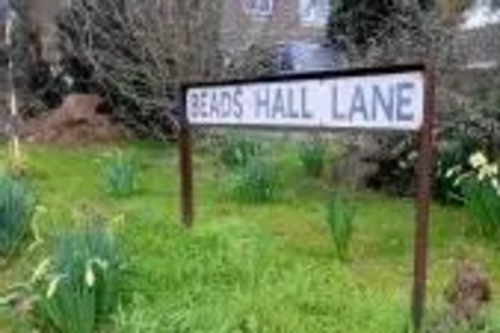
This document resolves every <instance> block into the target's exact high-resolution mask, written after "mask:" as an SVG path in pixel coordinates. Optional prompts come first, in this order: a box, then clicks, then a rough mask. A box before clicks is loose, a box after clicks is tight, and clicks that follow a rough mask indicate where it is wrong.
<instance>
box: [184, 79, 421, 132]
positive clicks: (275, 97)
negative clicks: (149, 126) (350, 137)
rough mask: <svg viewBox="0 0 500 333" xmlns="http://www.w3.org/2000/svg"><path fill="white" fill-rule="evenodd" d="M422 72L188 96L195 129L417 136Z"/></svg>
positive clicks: (226, 88)
mask: <svg viewBox="0 0 500 333" xmlns="http://www.w3.org/2000/svg"><path fill="white" fill-rule="evenodd" d="M424 94H425V92H424V76H423V73H422V72H421V71H414V72H408V73H396V74H372V75H366V76H359V77H338V78H324V79H321V78H320V79H308V78H305V79H300V77H299V78H298V79H295V80H287V79H286V78H285V79H284V80H283V81H280V82H273V81H271V82H240V83H229V84H223V83H222V84H218V85H208V86H197V87H196V86H195V87H192V88H190V89H188V91H187V101H186V112H187V117H188V121H189V123H190V124H191V125H218V126H221V125H227V126H260V127H284V128H289V127H303V128H323V129H335V128H358V129H391V130H406V131H416V130H419V129H420V128H421V126H422V123H423V118H424Z"/></svg>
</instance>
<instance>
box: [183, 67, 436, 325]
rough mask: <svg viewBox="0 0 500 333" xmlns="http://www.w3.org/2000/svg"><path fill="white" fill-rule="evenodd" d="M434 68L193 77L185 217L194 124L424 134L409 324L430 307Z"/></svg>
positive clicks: (187, 95) (186, 94)
mask: <svg viewBox="0 0 500 333" xmlns="http://www.w3.org/2000/svg"><path fill="white" fill-rule="evenodd" d="M434 81H435V80H434V77H433V72H432V71H431V70H430V69H428V68H425V67H424V66H423V65H410V66H396V67H388V68H366V69H351V70H345V71H337V72H321V73H310V74H309V73H307V74H295V75H286V76H280V77H268V78H261V79H255V80H234V81H225V82H210V83H199V84H191V85H189V86H185V87H184V88H183V96H182V101H183V110H182V117H181V120H180V131H179V155H180V158H179V161H180V175H181V213H182V221H183V223H184V224H185V225H186V226H191V225H192V224H193V221H194V211H193V167H192V156H191V142H190V141H191V137H190V128H191V126H205V127H206V126H219V127H220V126H224V127H242V128H261V129H307V130H318V131H320V130H323V131H326V130H339V129H356V130H367V131H375V130H377V131H382V130H387V131H407V132H414V133H417V134H418V135H419V136H420V148H419V162H418V166H417V171H418V173H417V177H418V180H417V186H418V187H417V195H416V200H415V203H416V215H415V241H414V246H415V250H414V251H415V262H414V285H413V293H412V324H413V329H414V330H415V331H416V332H419V331H420V330H421V327H422V320H423V316H424V308H425V290H426V280H427V247H428V244H427V243H428V242H427V238H428V225H429V206H430V198H431V177H432V165H433V142H432V141H433V126H434V104H435V96H434V94H435V89H434Z"/></svg>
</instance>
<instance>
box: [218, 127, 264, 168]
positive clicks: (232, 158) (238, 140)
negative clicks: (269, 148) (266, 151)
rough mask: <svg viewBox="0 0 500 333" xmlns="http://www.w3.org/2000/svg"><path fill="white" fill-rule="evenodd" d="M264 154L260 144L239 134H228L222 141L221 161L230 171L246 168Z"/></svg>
mask: <svg viewBox="0 0 500 333" xmlns="http://www.w3.org/2000/svg"><path fill="white" fill-rule="evenodd" d="M261 152H262V147H261V145H260V143H259V142H258V141H256V140H254V139H252V138H250V137H248V136H246V135H244V134H241V133H238V132H230V133H227V134H226V135H225V136H224V137H223V138H222V141H221V146H220V150H219V159H220V162H221V163H222V165H223V166H225V167H226V168H228V169H234V168H239V167H244V166H245V165H247V164H248V163H249V162H250V161H251V160H253V159H255V158H258V157H259V155H260V153H261Z"/></svg>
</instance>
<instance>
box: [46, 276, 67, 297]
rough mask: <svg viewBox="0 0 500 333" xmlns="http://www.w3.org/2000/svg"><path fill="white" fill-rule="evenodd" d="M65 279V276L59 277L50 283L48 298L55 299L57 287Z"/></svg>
mask: <svg viewBox="0 0 500 333" xmlns="http://www.w3.org/2000/svg"><path fill="white" fill-rule="evenodd" d="M63 278H64V275H57V276H56V277H54V278H53V279H52V281H50V284H49V288H48V289H47V295H46V296H47V298H52V297H54V295H55V293H56V291H57V287H58V286H59V283H60V282H61V280H62V279H63Z"/></svg>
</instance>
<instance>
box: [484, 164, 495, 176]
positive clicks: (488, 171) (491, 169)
mask: <svg viewBox="0 0 500 333" xmlns="http://www.w3.org/2000/svg"><path fill="white" fill-rule="evenodd" d="M484 168H485V172H486V175H488V177H494V176H496V175H497V174H498V165H496V164H489V165H486V166H485V167H484Z"/></svg>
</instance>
